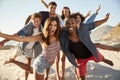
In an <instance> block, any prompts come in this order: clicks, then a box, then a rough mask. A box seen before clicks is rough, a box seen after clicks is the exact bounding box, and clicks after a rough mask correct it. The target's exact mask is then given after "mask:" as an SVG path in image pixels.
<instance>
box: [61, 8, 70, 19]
mask: <svg viewBox="0 0 120 80" xmlns="http://www.w3.org/2000/svg"><path fill="white" fill-rule="evenodd" d="M64 9H68V10H69V15H70V14H71V11H70V9H69V7H67V6H64V7H63V10H64ZM63 10H62V15H61V18H62V19H63V20H64V19H65V15H64V14H63Z"/></svg>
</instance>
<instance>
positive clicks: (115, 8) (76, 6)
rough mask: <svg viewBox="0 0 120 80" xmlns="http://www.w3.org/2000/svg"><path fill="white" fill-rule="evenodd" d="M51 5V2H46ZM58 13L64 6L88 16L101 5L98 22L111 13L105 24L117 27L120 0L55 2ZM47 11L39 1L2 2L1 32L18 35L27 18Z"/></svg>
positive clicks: (119, 19) (59, 0)
mask: <svg viewBox="0 0 120 80" xmlns="http://www.w3.org/2000/svg"><path fill="white" fill-rule="evenodd" d="M45 1H46V3H49V2H50V1H51V0H45ZM53 1H55V2H56V3H57V4H58V6H57V11H56V12H57V13H58V14H61V10H62V8H63V6H68V7H69V8H70V9H71V12H80V13H82V14H86V13H87V12H88V11H89V10H91V11H92V13H93V12H95V10H96V8H97V7H98V5H99V4H101V10H100V11H99V14H98V16H97V18H96V20H99V19H102V18H104V16H105V14H106V13H107V12H109V13H110V14H111V15H110V19H109V21H108V22H106V23H105V24H108V25H112V26H114V25H116V24H117V23H118V22H120V15H119V14H120V10H119V8H120V0H53ZM42 10H47V9H46V8H45V7H44V6H43V5H42V4H41V3H40V1H39V0H0V30H1V31H2V32H5V33H9V34H13V33H16V32H17V31H18V30H20V29H21V28H22V27H23V26H24V22H25V19H26V17H27V16H28V15H29V14H32V13H34V12H38V11H42Z"/></svg>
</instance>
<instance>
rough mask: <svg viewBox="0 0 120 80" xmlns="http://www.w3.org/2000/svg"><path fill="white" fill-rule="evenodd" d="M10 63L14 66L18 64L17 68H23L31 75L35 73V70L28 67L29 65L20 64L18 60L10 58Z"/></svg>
mask: <svg viewBox="0 0 120 80" xmlns="http://www.w3.org/2000/svg"><path fill="white" fill-rule="evenodd" d="M9 63H14V64H16V65H17V66H19V67H21V68H22V69H24V70H26V71H28V72H30V73H33V68H32V67H30V66H28V65H27V64H25V63H22V62H19V61H17V60H13V59H12V58H10V60H9Z"/></svg>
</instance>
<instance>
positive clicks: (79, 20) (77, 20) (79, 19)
mask: <svg viewBox="0 0 120 80" xmlns="http://www.w3.org/2000/svg"><path fill="white" fill-rule="evenodd" d="M76 22H77V23H78V24H79V23H80V22H81V17H80V16H79V15H77V16H76Z"/></svg>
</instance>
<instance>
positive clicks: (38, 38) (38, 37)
mask: <svg viewBox="0 0 120 80" xmlns="http://www.w3.org/2000/svg"><path fill="white" fill-rule="evenodd" d="M0 37H2V38H6V39H8V40H14V41H18V42H34V41H41V35H36V36H28V37H20V36H18V35H8V34H4V33H1V32H0Z"/></svg>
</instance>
